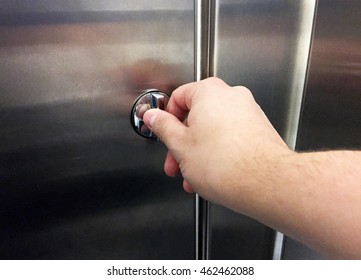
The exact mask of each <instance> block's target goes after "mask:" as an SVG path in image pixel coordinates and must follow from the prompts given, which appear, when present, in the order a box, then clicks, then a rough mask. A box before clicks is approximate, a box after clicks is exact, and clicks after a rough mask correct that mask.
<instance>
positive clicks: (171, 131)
mask: <svg viewBox="0 0 361 280" xmlns="http://www.w3.org/2000/svg"><path fill="white" fill-rule="evenodd" d="M143 121H144V123H145V124H146V126H148V127H149V128H150V129H151V130H152V131H153V132H154V133H155V135H157V136H158V137H159V139H160V140H162V141H163V142H164V143H165V145H166V146H167V147H168V149H169V150H170V151H172V153H173V155H176V154H178V151H179V150H180V149H181V148H182V146H183V145H182V143H184V141H185V138H186V131H185V130H186V126H185V125H184V124H183V123H182V122H181V121H179V120H178V119H177V118H176V117H175V116H173V115H172V114H169V113H167V112H165V111H162V110H159V109H150V110H148V111H146V112H145V113H144V116H143Z"/></svg>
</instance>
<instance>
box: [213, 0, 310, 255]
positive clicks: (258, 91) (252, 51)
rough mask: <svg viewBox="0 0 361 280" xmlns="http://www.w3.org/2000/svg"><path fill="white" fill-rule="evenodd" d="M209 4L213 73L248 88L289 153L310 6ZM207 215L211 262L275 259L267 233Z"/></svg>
mask: <svg viewBox="0 0 361 280" xmlns="http://www.w3.org/2000/svg"><path fill="white" fill-rule="evenodd" d="M214 3H215V17H214V23H213V25H214V33H213V42H214V44H213V46H212V47H213V49H212V50H211V53H212V59H211V60H212V61H211V64H212V65H213V74H214V75H215V76H218V77H221V78H223V79H224V80H225V81H226V82H228V83H230V84H231V85H245V86H247V87H248V88H250V89H251V91H252V92H253V93H254V95H255V98H256V100H257V102H258V103H259V104H260V106H261V107H262V108H263V110H264V111H265V113H266V115H267V116H268V117H269V118H270V120H271V122H272V123H273V125H274V126H275V127H276V129H277V130H278V132H279V133H280V134H281V136H282V137H283V138H284V139H285V140H286V141H287V143H288V145H289V146H290V147H291V148H294V142H295V138H296V133H297V126H298V118H299V112H300V107H301V101H302V93H303V85H304V80H305V76H306V69H307V60H308V53H309V45H310V40H311V34H312V23H313V15H314V8H315V1H278V0H275V1H260V0H256V1H236V0H216V1H214ZM260 195H262V194H260ZM210 213H211V216H210V228H211V233H210V234H211V237H212V238H211V242H210V244H211V249H210V251H211V253H210V254H211V258H212V259H243V258H244V259H262V258H272V257H274V256H276V257H277V258H279V257H280V255H281V253H280V250H281V249H282V246H277V250H278V252H273V248H274V239H275V236H274V234H275V233H274V232H273V231H272V230H271V229H269V228H267V227H265V226H263V225H262V224H260V223H258V222H256V221H254V220H252V219H248V218H246V217H242V216H240V215H237V214H235V213H233V212H231V211H228V210H226V209H224V208H221V207H219V206H216V205H212V206H211V210H210ZM281 239H282V238H281ZM281 239H280V238H277V240H281ZM280 242H281V243H282V240H281V241H280ZM278 245H280V244H278Z"/></svg>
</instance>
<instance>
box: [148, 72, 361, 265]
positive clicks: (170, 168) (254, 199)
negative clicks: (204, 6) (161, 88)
mask: <svg viewBox="0 0 361 280" xmlns="http://www.w3.org/2000/svg"><path fill="white" fill-rule="evenodd" d="M220 95H222V98H219V96H220ZM144 122H145V124H146V125H147V126H149V127H150V128H151V129H152V131H153V132H154V133H155V134H156V135H157V136H158V137H159V138H160V139H161V140H162V141H163V142H164V143H165V144H166V146H167V147H168V150H169V151H168V155H167V158H166V160H165V166H164V169H165V172H166V174H167V175H169V176H177V175H178V174H181V175H182V176H183V178H184V182H183V188H184V190H185V191H187V192H196V193H198V194H199V195H200V196H201V197H203V198H205V199H207V200H209V201H212V202H214V203H217V204H220V205H223V206H225V207H228V208H230V209H232V210H234V211H236V212H239V213H242V214H244V215H248V216H250V217H252V218H254V219H257V220H258V221H260V222H262V223H264V224H266V225H268V226H270V227H272V228H274V229H276V230H278V231H280V232H283V233H284V234H286V235H288V236H290V237H292V238H294V239H296V240H299V241H300V242H303V243H304V244H307V245H308V246H310V247H311V248H313V249H315V250H317V251H319V252H320V253H322V254H324V255H325V256H327V257H329V258H335V259H361V152H360V151H326V152H310V153H297V152H294V151H292V150H290V149H289V148H288V147H287V145H286V144H285V142H284V141H283V140H282V138H281V137H280V136H279V134H278V133H277V131H276V130H275V129H274V128H273V126H272V125H271V123H270V122H269V120H268V119H267V117H266V116H265V114H264V113H263V111H262V110H261V108H260V107H259V106H258V104H257V103H256V102H255V100H254V98H253V96H252V93H251V92H250V91H249V90H248V89H247V88H245V87H239V86H237V87H230V86H228V85H227V84H225V83H224V82H223V81H222V80H220V79H218V78H209V79H206V80H203V81H200V82H195V83H190V84H186V85H183V86H181V87H179V88H178V89H176V90H175V91H174V92H173V94H172V97H171V98H170V101H169V103H168V106H167V109H166V111H161V110H157V109H152V110H148V111H147V112H146V113H145V114H144Z"/></svg>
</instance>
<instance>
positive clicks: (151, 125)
mask: <svg viewBox="0 0 361 280" xmlns="http://www.w3.org/2000/svg"><path fill="white" fill-rule="evenodd" d="M157 116H158V114H157V113H154V114H153V115H152V116H151V117H150V120H149V128H152V127H153V124H154V121H155V119H156V118H157Z"/></svg>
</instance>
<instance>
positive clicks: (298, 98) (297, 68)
mask: <svg viewBox="0 0 361 280" xmlns="http://www.w3.org/2000/svg"><path fill="white" fill-rule="evenodd" d="M299 8H300V15H299V16H300V19H299V23H298V31H297V33H296V35H297V39H296V46H295V58H294V66H293V69H292V71H293V77H292V78H291V79H292V82H291V88H290V91H289V95H290V99H289V103H288V108H287V109H286V110H287V111H288V114H287V116H288V118H287V120H286V122H287V124H286V129H285V134H284V140H285V142H286V143H287V145H288V146H289V147H290V149H292V150H295V148H296V139H297V133H298V127H299V121H300V117H301V107H302V100H303V92H304V86H305V82H306V73H307V66H308V65H307V64H308V59H309V53H310V47H311V40H312V31H313V26H314V18H315V13H316V0H314V1H301V2H300V7H299ZM283 245H284V235H283V234H282V233H280V232H276V234H275V241H274V248H273V257H272V259H274V260H280V259H281V258H282V253H283Z"/></svg>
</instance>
